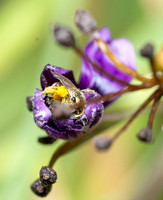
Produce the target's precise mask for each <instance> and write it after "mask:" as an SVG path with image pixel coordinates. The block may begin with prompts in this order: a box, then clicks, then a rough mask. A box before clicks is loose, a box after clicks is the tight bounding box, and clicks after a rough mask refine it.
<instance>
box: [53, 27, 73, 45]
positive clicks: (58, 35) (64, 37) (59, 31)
mask: <svg viewBox="0 0 163 200" xmlns="http://www.w3.org/2000/svg"><path fill="white" fill-rule="evenodd" d="M54 36H55V39H56V41H57V42H58V43H59V44H60V45H63V46H65V47H74V46H75V37H74V35H73V33H72V32H71V30H70V29H69V28H67V27H65V26H62V25H55V27H54Z"/></svg>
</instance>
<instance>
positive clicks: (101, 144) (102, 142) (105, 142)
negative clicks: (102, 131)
mask: <svg viewBox="0 0 163 200" xmlns="http://www.w3.org/2000/svg"><path fill="white" fill-rule="evenodd" d="M111 145H112V139H111V138H107V137H99V138H97V139H96V141H95V147H96V149H97V150H99V151H104V150H107V149H109V147H110V146H111Z"/></svg>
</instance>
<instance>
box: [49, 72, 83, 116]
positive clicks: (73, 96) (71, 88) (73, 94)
mask: <svg viewBox="0 0 163 200" xmlns="http://www.w3.org/2000/svg"><path fill="white" fill-rule="evenodd" d="M51 73H52V74H53V76H54V77H55V78H56V79H58V80H59V82H56V83H54V84H53V85H52V88H54V89H55V88H57V87H59V86H64V87H65V89H66V90H67V92H68V94H67V95H66V96H65V97H64V98H63V99H62V101H61V103H66V104H67V105H68V107H69V108H70V109H71V110H72V116H71V119H78V118H80V117H81V116H82V115H83V113H84V108H85V103H86V102H85V97H84V95H83V92H82V91H80V90H79V89H78V88H77V87H76V86H75V85H74V84H73V83H72V82H71V81H70V80H69V79H68V78H66V77H65V76H63V75H61V74H58V73H57V72H53V71H51ZM46 95H47V96H48V95H49V96H50V95H51V94H48V93H47V94H46Z"/></svg>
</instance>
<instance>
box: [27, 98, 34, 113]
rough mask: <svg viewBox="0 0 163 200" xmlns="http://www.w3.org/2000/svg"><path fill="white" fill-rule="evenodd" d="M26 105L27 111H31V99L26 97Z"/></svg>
mask: <svg viewBox="0 0 163 200" xmlns="http://www.w3.org/2000/svg"><path fill="white" fill-rule="evenodd" d="M26 104H27V108H28V110H29V111H33V97H32V96H28V97H26Z"/></svg>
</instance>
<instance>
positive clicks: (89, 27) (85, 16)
mask: <svg viewBox="0 0 163 200" xmlns="http://www.w3.org/2000/svg"><path fill="white" fill-rule="evenodd" d="M75 24H76V25H77V27H78V28H79V29H80V30H81V32H83V33H84V34H92V33H93V32H94V31H96V29H97V23H96V20H95V19H94V18H93V17H92V15H91V14H90V13H89V12H86V11H85V10H77V11H76V14H75Z"/></svg>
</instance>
